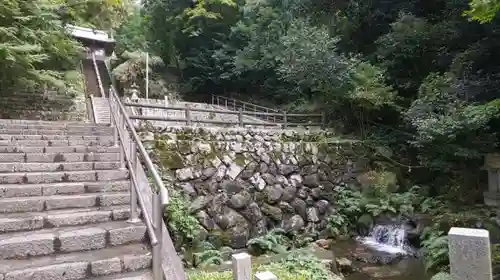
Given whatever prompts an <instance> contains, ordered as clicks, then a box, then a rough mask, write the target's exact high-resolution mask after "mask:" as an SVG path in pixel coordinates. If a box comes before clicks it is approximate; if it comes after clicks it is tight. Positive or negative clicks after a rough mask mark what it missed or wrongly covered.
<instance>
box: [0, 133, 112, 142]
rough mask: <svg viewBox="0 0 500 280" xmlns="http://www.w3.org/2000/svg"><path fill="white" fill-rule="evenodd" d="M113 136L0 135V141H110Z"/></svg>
mask: <svg viewBox="0 0 500 280" xmlns="http://www.w3.org/2000/svg"><path fill="white" fill-rule="evenodd" d="M112 139H113V135H105V136H98V135H60V134H59V135H56V134H54V135H43V134H34V135H31V134H0V140H3V141H5V140H7V141H11V142H12V141H18V140H95V141H99V140H106V141H109V140H112Z"/></svg>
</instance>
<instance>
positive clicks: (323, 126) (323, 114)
mask: <svg viewBox="0 0 500 280" xmlns="http://www.w3.org/2000/svg"><path fill="white" fill-rule="evenodd" d="M321 129H326V114H325V112H323V113H321Z"/></svg>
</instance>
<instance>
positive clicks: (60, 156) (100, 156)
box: [0, 152, 120, 163]
mask: <svg viewBox="0 0 500 280" xmlns="http://www.w3.org/2000/svg"><path fill="white" fill-rule="evenodd" d="M119 160H120V154H119V153H59V152H55V153H0V162H1V163H49V162H52V163H62V162H98V161H101V162H102V161H106V162H110V161H119Z"/></svg>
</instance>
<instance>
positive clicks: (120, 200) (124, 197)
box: [99, 193, 130, 206]
mask: <svg viewBox="0 0 500 280" xmlns="http://www.w3.org/2000/svg"><path fill="white" fill-rule="evenodd" d="M99 201H100V202H99V203H100V205H101V206H113V205H124V204H127V203H129V202H130V194H129V193H117V194H102V195H101V196H100V197H99Z"/></svg>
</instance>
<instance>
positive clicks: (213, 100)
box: [212, 94, 215, 105]
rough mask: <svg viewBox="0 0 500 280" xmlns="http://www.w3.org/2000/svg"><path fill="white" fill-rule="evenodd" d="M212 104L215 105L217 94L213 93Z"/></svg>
mask: <svg viewBox="0 0 500 280" xmlns="http://www.w3.org/2000/svg"><path fill="white" fill-rule="evenodd" d="M212 105H215V96H214V95H213V94H212Z"/></svg>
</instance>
